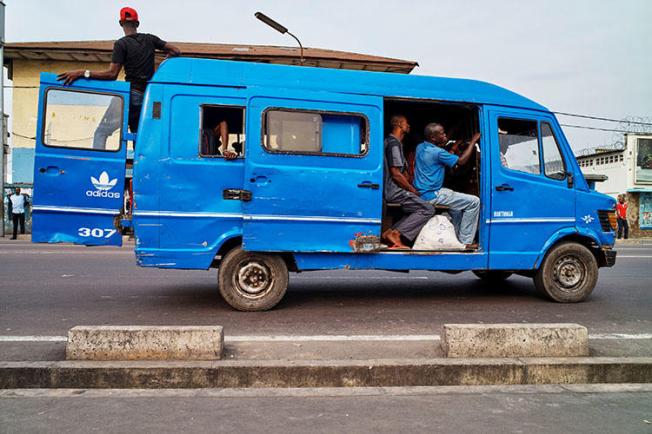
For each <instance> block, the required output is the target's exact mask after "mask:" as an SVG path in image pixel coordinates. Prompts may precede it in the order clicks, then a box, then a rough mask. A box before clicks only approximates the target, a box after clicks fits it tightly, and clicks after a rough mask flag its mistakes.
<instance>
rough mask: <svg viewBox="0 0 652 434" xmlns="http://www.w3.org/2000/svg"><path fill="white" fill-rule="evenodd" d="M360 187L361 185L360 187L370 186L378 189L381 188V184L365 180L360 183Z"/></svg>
mask: <svg viewBox="0 0 652 434" xmlns="http://www.w3.org/2000/svg"><path fill="white" fill-rule="evenodd" d="M358 187H360V188H370V189H372V190H378V189H379V188H380V185H379V184H376V183H373V182H369V181H365V182H361V183H360V184H358Z"/></svg>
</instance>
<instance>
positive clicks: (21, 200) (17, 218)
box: [9, 188, 27, 240]
mask: <svg viewBox="0 0 652 434" xmlns="http://www.w3.org/2000/svg"><path fill="white" fill-rule="evenodd" d="M9 204H10V205H11V217H12V220H13V224H14V236H13V237H11V239H12V240H15V239H16V238H17V236H18V224H19V223H20V233H21V234H24V233H25V206H26V205H27V195H26V194H21V193H20V188H17V189H16V192H15V193H14V194H12V195H10V196H9Z"/></svg>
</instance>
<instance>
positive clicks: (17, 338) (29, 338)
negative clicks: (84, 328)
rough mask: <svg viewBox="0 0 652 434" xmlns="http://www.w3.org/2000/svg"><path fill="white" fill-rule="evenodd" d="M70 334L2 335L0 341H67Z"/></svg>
mask: <svg viewBox="0 0 652 434" xmlns="http://www.w3.org/2000/svg"><path fill="white" fill-rule="evenodd" d="M67 341H68V336H0V342H67Z"/></svg>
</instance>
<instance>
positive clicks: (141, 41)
mask: <svg viewBox="0 0 652 434" xmlns="http://www.w3.org/2000/svg"><path fill="white" fill-rule="evenodd" d="M164 47H165V41H162V40H161V39H160V38H159V37H158V36H154V35H150V34H148V33H135V34H133V35H128V36H124V37H122V38H120V39H118V40H117V41H115V43H114V44H113V55H112V56H111V62H112V63H119V64H121V65H123V66H124V68H125V80H127V81H128V82H130V83H131V88H132V89H135V90H139V91H141V92H144V91H145V87H146V86H147V81H148V80H149V79H150V78H152V75H154V52H155V51H156V50H157V49H158V50H162V49H163V48H164Z"/></svg>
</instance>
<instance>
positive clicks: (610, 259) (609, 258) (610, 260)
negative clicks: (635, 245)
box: [602, 247, 618, 267]
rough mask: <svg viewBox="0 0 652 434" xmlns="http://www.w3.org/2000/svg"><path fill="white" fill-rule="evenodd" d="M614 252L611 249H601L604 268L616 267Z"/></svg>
mask: <svg viewBox="0 0 652 434" xmlns="http://www.w3.org/2000/svg"><path fill="white" fill-rule="evenodd" d="M617 253H618V252H616V251H615V250H613V249H612V248H611V247H609V248H604V247H603V248H602V254H603V256H604V266H605V267H613V266H614V265H616V254H617Z"/></svg>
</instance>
